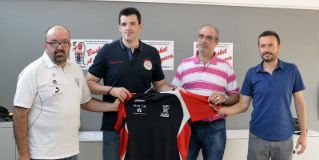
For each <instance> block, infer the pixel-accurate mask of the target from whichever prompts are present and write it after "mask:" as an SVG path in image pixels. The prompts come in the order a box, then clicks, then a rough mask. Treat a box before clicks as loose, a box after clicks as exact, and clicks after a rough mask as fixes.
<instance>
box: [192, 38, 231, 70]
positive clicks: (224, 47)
mask: <svg viewBox="0 0 319 160" xmlns="http://www.w3.org/2000/svg"><path fill="white" fill-rule="evenodd" d="M196 52H197V42H194V46H193V56H195V55H196ZM215 52H216V53H217V56H218V57H219V58H222V59H224V60H226V61H227V62H228V63H229V64H230V65H231V66H232V67H233V43H224V42H219V43H218V45H217V46H216V47H215Z"/></svg>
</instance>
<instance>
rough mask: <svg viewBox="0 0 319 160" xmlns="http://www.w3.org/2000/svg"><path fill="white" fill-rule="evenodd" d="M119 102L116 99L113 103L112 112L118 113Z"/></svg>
mask: <svg viewBox="0 0 319 160" xmlns="http://www.w3.org/2000/svg"><path fill="white" fill-rule="evenodd" d="M120 102H121V101H120V100H119V99H118V98H116V100H115V101H114V102H113V104H112V108H113V109H114V111H118V110H119V105H120Z"/></svg>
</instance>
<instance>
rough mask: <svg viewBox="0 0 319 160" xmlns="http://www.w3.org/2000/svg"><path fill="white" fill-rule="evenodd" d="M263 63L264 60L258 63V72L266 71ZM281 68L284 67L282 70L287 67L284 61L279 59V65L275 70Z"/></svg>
mask: <svg viewBox="0 0 319 160" xmlns="http://www.w3.org/2000/svg"><path fill="white" fill-rule="evenodd" d="M263 63H264V61H261V63H259V64H258V66H257V70H256V72H265V70H264V68H263ZM279 69H282V70H283V69H285V67H284V63H283V62H282V61H281V60H280V59H278V66H277V67H276V68H275V70H279Z"/></svg>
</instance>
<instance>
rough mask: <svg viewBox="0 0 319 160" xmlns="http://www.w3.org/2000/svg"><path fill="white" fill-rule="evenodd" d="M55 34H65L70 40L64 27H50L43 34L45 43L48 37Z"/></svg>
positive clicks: (68, 33)
mask: <svg viewBox="0 0 319 160" xmlns="http://www.w3.org/2000/svg"><path fill="white" fill-rule="evenodd" d="M55 32H66V33H67V35H68V36H69V39H70V32H69V30H68V29H66V28H65V27H64V26H52V27H50V28H49V29H48V30H47V32H46V34H45V41H48V36H50V35H52V34H53V33H55Z"/></svg>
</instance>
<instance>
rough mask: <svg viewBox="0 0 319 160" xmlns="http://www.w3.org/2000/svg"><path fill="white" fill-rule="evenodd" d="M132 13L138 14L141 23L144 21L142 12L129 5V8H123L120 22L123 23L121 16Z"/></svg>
mask: <svg viewBox="0 0 319 160" xmlns="http://www.w3.org/2000/svg"><path fill="white" fill-rule="evenodd" d="M132 14H135V15H136V16H137V20H138V24H141V23H142V20H141V13H140V12H139V11H138V10H137V9H136V8H133V7H129V8H124V9H122V10H121V12H120V14H119V17H118V18H119V24H120V23H121V16H129V15H132Z"/></svg>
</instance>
